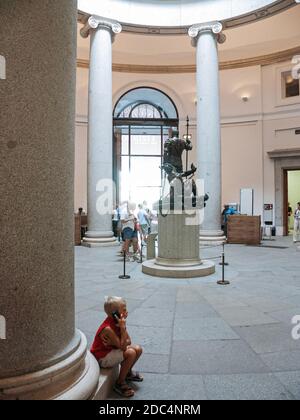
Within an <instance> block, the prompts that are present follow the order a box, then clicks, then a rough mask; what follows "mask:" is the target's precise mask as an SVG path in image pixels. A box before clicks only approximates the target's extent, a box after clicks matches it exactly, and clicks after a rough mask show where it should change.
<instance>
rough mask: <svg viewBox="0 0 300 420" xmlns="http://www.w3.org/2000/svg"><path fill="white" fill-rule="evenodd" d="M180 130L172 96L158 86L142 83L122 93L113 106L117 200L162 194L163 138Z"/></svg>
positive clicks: (138, 200)
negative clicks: (141, 85)
mask: <svg viewBox="0 0 300 420" xmlns="http://www.w3.org/2000/svg"><path fill="white" fill-rule="evenodd" d="M173 130H176V131H177V130H178V112H177V109H176V106H175V104H174V102H173V101H172V99H170V98H169V96H167V95H166V94H165V93H163V92H162V91H160V90H158V89H154V88H149V87H141V88H136V89H133V90H131V91H129V92H127V93H126V94H125V95H123V96H122V97H121V98H120V99H119V101H118V102H117V104H116V106H115V109H114V137H115V141H114V178H115V182H116V184H117V201H119V202H121V201H126V200H130V201H134V202H135V203H136V204H139V203H142V202H143V201H147V202H148V205H149V206H151V204H153V203H154V202H156V201H157V200H158V199H159V197H160V189H161V180H162V173H161V165H162V155H163V149H164V141H166V140H167V139H168V138H169V137H170V136H171V135H172V131H173Z"/></svg>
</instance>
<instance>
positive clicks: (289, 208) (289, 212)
mask: <svg viewBox="0 0 300 420" xmlns="http://www.w3.org/2000/svg"><path fill="white" fill-rule="evenodd" d="M292 216H293V209H292V207H291V204H290V203H288V234H289V233H290V230H291V228H292V226H291V219H292Z"/></svg>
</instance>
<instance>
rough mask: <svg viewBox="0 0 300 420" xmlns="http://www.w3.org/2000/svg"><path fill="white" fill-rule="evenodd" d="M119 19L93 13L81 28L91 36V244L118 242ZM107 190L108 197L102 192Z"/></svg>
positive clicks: (89, 233)
mask: <svg viewBox="0 0 300 420" xmlns="http://www.w3.org/2000/svg"><path fill="white" fill-rule="evenodd" d="M121 31H122V26H121V25H120V24H119V23H118V22H113V21H110V20H107V19H103V18H100V17H97V16H92V17H90V19H89V20H88V22H87V24H86V25H85V26H84V27H83V29H82V30H81V35H82V36H83V37H88V36H89V35H90V37H91V47H90V75H89V117H88V118H89V130H88V133H89V134H88V232H87V233H86V237H85V238H84V244H85V245H87V246H102V245H113V244H117V242H116V240H115V238H114V235H113V232H112V211H113V208H112V206H113V194H112V191H111V186H112V184H113V183H112V180H113V117H112V112H113V109H112V43H113V40H114V36H115V34H118V33H120V32H121ZM102 194H106V200H105V199H102V197H101V195H102Z"/></svg>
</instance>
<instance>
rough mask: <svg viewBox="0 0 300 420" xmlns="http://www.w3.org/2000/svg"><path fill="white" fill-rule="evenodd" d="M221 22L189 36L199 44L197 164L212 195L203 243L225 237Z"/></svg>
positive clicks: (201, 26)
mask: <svg viewBox="0 0 300 420" xmlns="http://www.w3.org/2000/svg"><path fill="white" fill-rule="evenodd" d="M222 29H223V27H222V24H221V23H219V22H211V23H205V24H199V25H193V26H192V27H191V28H190V29H189V36H190V37H191V38H192V42H193V45H194V46H195V47H196V48H197V164H198V171H197V174H198V177H199V178H200V179H203V180H204V188H205V192H207V193H208V194H209V196H210V199H209V201H208V203H207V206H206V209H205V216H204V222H203V225H202V226H201V228H200V232H201V233H200V239H201V242H202V243H205V242H208V243H211V242H214V243H219V242H223V241H224V240H225V237H224V233H223V231H222V230H221V212H222V203H221V197H222V177H221V169H222V168H221V125H220V89H219V59H218V42H219V43H223V42H225V40H226V37H225V35H224V34H223V33H222Z"/></svg>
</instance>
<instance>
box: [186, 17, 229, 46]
mask: <svg viewBox="0 0 300 420" xmlns="http://www.w3.org/2000/svg"><path fill="white" fill-rule="evenodd" d="M222 31H223V25H222V23H221V22H207V23H196V24H195V25H193V26H191V27H190V28H189V32H188V33H189V36H190V37H191V38H192V44H193V46H194V47H195V46H196V45H197V40H198V38H199V36H200V35H201V34H202V33H204V32H211V33H213V34H214V35H215V37H216V39H217V42H218V43H219V44H224V42H225V41H226V35H225V34H224V33H223V32H222Z"/></svg>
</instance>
